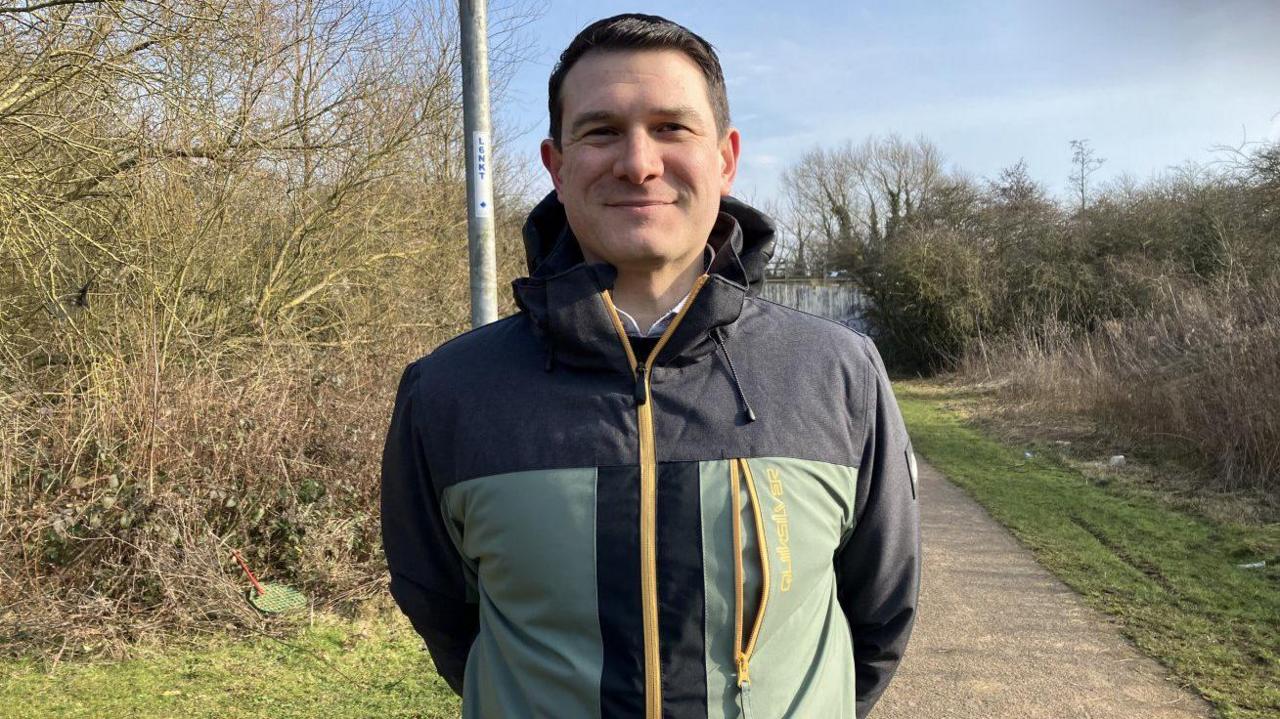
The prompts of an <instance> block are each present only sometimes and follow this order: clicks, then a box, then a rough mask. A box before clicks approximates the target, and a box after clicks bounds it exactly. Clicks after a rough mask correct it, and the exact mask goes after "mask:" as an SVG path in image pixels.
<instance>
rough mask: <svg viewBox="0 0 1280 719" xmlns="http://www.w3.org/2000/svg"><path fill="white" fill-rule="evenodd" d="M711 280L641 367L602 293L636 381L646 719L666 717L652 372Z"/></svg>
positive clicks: (687, 304) (691, 294)
mask: <svg viewBox="0 0 1280 719" xmlns="http://www.w3.org/2000/svg"><path fill="white" fill-rule="evenodd" d="M708 279H710V277H709V276H708V275H705V274H704V275H701V276H699V277H698V279H697V280H695V281H694V283H693V289H692V290H691V291H690V292H689V297H688V299H687V300H685V303H684V307H681V308H680V312H679V313H677V314H676V316H675V317H674V318H673V319H672V320H671V324H670V325H668V326H667V329H666V331H664V332H663V333H662V337H660V338H659V339H658V343H657V344H656V345H654V347H653V350H652V351H651V352H649V356H648V357H647V358H646V359H645V362H644V364H643V365H641V364H639V363H638V362H637V361H636V355H635V352H633V351H632V350H631V342H629V341H628V340H627V331H626V329H625V328H624V327H623V326H622V318H621V317H619V316H618V308H617V307H614V305H613V296H612V295H611V294H610V293H609V290H605V291H604V293H603V294H604V304H605V307H606V308H607V309H608V310H609V318H610V319H611V320H612V321H613V328H614V330H616V331H617V333H618V339H620V340H622V348H623V350H625V351H626V353H627V364H628V365H630V367H631V373H632V375H633V376H634V377H635V379H636V416H637V417H636V418H637V421H638V423H639V425H640V595H641V596H640V604H641V609H642V612H641V614H642V616H643V622H644V623H643V626H644V715H645V718H646V719H662V674H661V672H662V663H661V660H660V657H659V655H658V539H657V536H656V531H655V529H656V524H657V506H658V459H657V448H656V446H655V441H654V436H653V406H652V403H651V400H652V396H651V393H650V391H649V374H650V370H652V369H653V363H654V360H656V359H657V357H658V353H660V352H661V351H662V348H663V346H664V345H666V344H667V340H669V339H671V335H672V334H673V333H675V331H676V327H679V326H680V321H681V320H682V319H684V315H685V313H686V312H688V311H689V308H690V307H692V306H693V298H694V297H696V296H697V294H698V290H700V289H702V286H703V285H704V284H706V282H707V280H708Z"/></svg>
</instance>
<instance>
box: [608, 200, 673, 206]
mask: <svg viewBox="0 0 1280 719" xmlns="http://www.w3.org/2000/svg"><path fill="white" fill-rule="evenodd" d="M673 204H675V202H674V201H672V202H668V201H666V200H622V201H619V202H606V203H605V205H607V206H609V207H658V206H661V205H673Z"/></svg>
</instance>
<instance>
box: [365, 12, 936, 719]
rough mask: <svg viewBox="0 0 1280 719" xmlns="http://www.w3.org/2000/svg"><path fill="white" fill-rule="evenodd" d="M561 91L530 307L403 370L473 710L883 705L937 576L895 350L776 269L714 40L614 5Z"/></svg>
mask: <svg viewBox="0 0 1280 719" xmlns="http://www.w3.org/2000/svg"><path fill="white" fill-rule="evenodd" d="M549 89H550V92H549V98H548V104H549V109H550V113H551V132H550V138H549V139H547V140H546V141H544V142H543V144H542V159H543V162H544V164H545V165H546V167H547V170H548V172H549V173H550V176H551V180H552V182H553V184H554V185H555V192H554V193H552V194H550V195H548V196H547V198H545V199H544V200H543V201H542V202H541V203H540V204H539V205H538V206H537V207H536V208H535V209H534V210H533V212H532V213H531V214H530V215H529V218H528V222H527V223H526V225H525V233H524V236H525V249H526V252H527V255H528V267H529V272H530V274H529V276H528V277H525V278H522V279H519V280H516V282H515V283H514V291H515V297H516V300H517V303H518V304H519V307H520V310H521V311H520V312H519V313H517V314H515V315H513V316H511V317H507V318H505V319H502V320H499V321H497V322H494V323H492V324H490V325H487V326H484V327H481V328H478V329H475V330H473V331H471V332H468V333H466V334H463V335H461V336H459V337H457V338H455V339H453V340H451V341H449V342H447V343H445V344H444V345H442V346H440V347H439V348H437V349H436V350H435V351H434V352H432V353H431V354H430V355H428V356H426V357H423V358H422V359H420V360H418V361H416V362H414V363H412V364H410V365H409V366H408V367H407V368H406V369H405V372H404V375H403V377H402V379H401V381H400V386H399V390H398V391H397V394H396V401H395V409H394V412H393V416H392V421H391V428H390V431H389V433H388V436H387V443H386V450H385V454H384V457H383V475H382V482H383V486H382V492H383V493H382V522H383V540H384V546H385V548H386V555H387V562H388V564H389V566H390V570H391V592H392V594H393V595H394V597H395V599H396V601H397V602H398V604H399V606H400V607H401V609H402V610H403V611H404V612H405V614H406V615H408V617H409V619H410V620H411V621H412V623H413V626H414V627H415V629H416V630H417V631H418V632H419V633H420V634H421V635H422V636H423V638H424V639H425V640H426V644H427V648H428V649H429V650H430V652H431V656H432V658H433V659H434V660H435V664H436V667H437V669H438V670H439V672H440V674H441V675H442V676H443V677H444V679H445V680H446V681H447V682H448V683H449V685H450V686H451V687H453V689H454V690H455V691H457V692H458V693H459V694H461V695H462V698H463V715H464V716H465V717H566V718H571V719H572V718H577V717H645V718H646V719H660V718H661V717H675V718H677V719H686V718H692V717H699V718H701V717H728V716H738V715H739V714H744V715H746V716H755V717H760V718H761V719H766V718H768V719H773V718H776V717H805V718H810V717H811V718H814V719H829V718H837V717H854V716H856V717H865V716H866V715H867V713H868V712H869V711H870V710H871V707H872V706H873V705H874V704H875V702H876V700H877V699H878V698H879V696H880V694H881V692H883V691H884V689H885V686H886V685H887V684H888V682H889V679H890V677H891V676H892V675H893V672H894V670H895V669H896V667H897V665H898V661H899V659H900V658H901V656H902V653H903V650H904V648H905V646H906V643H907V638H908V636H909V634H910V631H911V626H912V623H913V620H914V617H915V604H916V598H917V593H918V587H919V573H920V553H919V528H918V519H917V507H916V489H915V477H914V465H913V459H912V455H911V446H910V442H909V441H908V438H907V434H906V431H905V429H904V427H903V424H902V420H901V417H900V415H899V412H898V409H897V405H896V403H895V401H894V398H893V394H892V392H891V390H890V387H889V382H888V380H887V378H886V376H885V372H884V367H883V365H882V364H881V361H880V358H879V355H878V354H877V353H876V350H875V347H874V346H873V345H872V343H871V342H870V341H869V340H868V339H867V338H866V337H865V336H864V335H861V334H859V333H857V332H854V331H853V330H851V329H848V328H846V327H845V326H843V325H840V324H838V323H836V322H832V321H829V320H826V319H823V318H819V317H815V316H812V315H807V314H804V313H802V312H799V311H797V310H793V309H789V308H786V307H782V306H779V305H776V304H773V303H770V302H767V301H765V300H762V299H760V298H759V297H758V296H757V295H758V291H759V288H760V286H761V285H762V283H763V281H764V269H765V264H766V262H767V261H768V260H769V258H770V256H771V254H772V251H773V225H772V223H771V222H770V221H769V219H768V218H766V217H765V216H764V215H763V214H761V213H759V212H757V211H756V210H754V209H752V208H750V207H748V206H746V205H745V204H743V203H741V202H738V201H736V200H734V199H732V198H731V197H729V191H730V188H731V186H732V183H733V179H734V175H735V172H736V170H737V163H738V156H739V152H740V150H739V148H740V143H739V134H738V131H737V130H734V129H732V128H731V127H730V126H729V111H728V102H727V100H726V98H725V87H724V78H723V75H722V73H721V70H720V65H719V61H718V60H717V59H716V56H715V53H714V51H713V50H712V48H711V46H710V45H708V44H707V43H706V41H704V40H703V39H702V38H700V37H698V36H697V35H694V34H693V33H691V32H689V31H688V30H686V29H685V28H683V27H681V26H679V25H677V24H675V23H672V22H670V21H668V20H664V19H662V18H658V17H654V16H649V15H619V16H617V17H613V18H608V19H606V20H601V21H599V22H596V23H594V24H592V25H591V26H589V27H587V28H586V29H584V30H583V31H582V32H581V33H580V34H579V35H578V36H577V37H576V38H575V39H574V40H573V42H572V43H571V44H570V45H569V47H568V48H567V49H566V50H565V52H564V53H563V55H561V58H560V62H559V64H558V65H557V67H556V68H555V71H554V72H553V73H552V75H551V80H550V88H549Z"/></svg>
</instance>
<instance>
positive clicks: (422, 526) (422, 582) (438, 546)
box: [381, 363, 479, 695]
mask: <svg viewBox="0 0 1280 719" xmlns="http://www.w3.org/2000/svg"><path fill="white" fill-rule="evenodd" d="M418 375H419V367H418V363H413V364H410V365H409V366H408V367H406V368H405V370H404V374H403V375H402V376H401V378H400V386H399V388H398V389H397V390H396V399H395V408H394V409H393V410H392V414H391V426H390V428H389V429H388V431H387V440H386V444H385V446H384V448H383V452H382V496H381V505H382V506H381V509H382V547H383V551H384V552H385V554H386V557H387V567H388V569H390V571H391V595H392V596H393V597H394V598H395V601H396V604H397V605H399V607H400V610H401V611H403V612H404V613H405V615H406V616H407V617H408V618H409V621H410V623H412V624H413V628H414V630H416V631H417V632H418V634H420V635H421V636H422V639H423V641H424V642H425V643H426V646H427V651H429V652H430V653H431V659H432V660H433V661H434V662H435V665H436V671H437V672H439V674H440V676H441V677H443V678H444V680H445V681H446V682H448V684H449V686H450V687H451V688H452V689H453V690H454V691H455V692H457V693H458V694H459V695H461V694H462V677H463V670H464V669H465V667H466V662H467V654H468V652H469V651H470V649H471V644H472V642H473V641H474V640H475V637H476V634H477V633H478V631H479V614H478V608H477V605H476V603H475V602H474V601H469V598H468V584H467V579H466V575H465V572H464V569H463V564H462V557H461V555H460V554H459V553H458V550H457V547H456V546H455V545H454V543H453V540H452V539H451V538H450V536H449V534H448V530H447V529H446V527H445V524H444V523H445V518H444V515H443V514H442V513H441V511H440V503H439V500H438V496H437V493H436V491H435V487H434V485H433V484H432V481H431V475H430V471H429V469H428V467H427V459H426V455H425V436H424V433H423V426H422V420H423V417H422V416H421V415H422V411H423V408H422V405H421V401H420V400H419V399H418V394H417V393H418V392H419V391H420V388H419V387H418V386H417V385H418V384H419V383H418Z"/></svg>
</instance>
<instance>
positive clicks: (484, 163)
mask: <svg viewBox="0 0 1280 719" xmlns="http://www.w3.org/2000/svg"><path fill="white" fill-rule="evenodd" d="M485 2H486V0H458V20H459V22H460V23H461V25H462V132H463V138H464V140H465V142H466V146H467V246H468V248H469V251H470V256H471V326H472V327H473V328H475V327H479V326H480V325H483V324H488V323H490V322H493V321H494V320H496V319H498V300H497V296H498V295H497V287H498V280H497V267H496V264H497V263H496V260H495V254H494V249H493V180H492V174H493V153H492V152H491V146H490V141H491V140H492V135H491V133H490V126H489V31H488V22H486V20H485Z"/></svg>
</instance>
